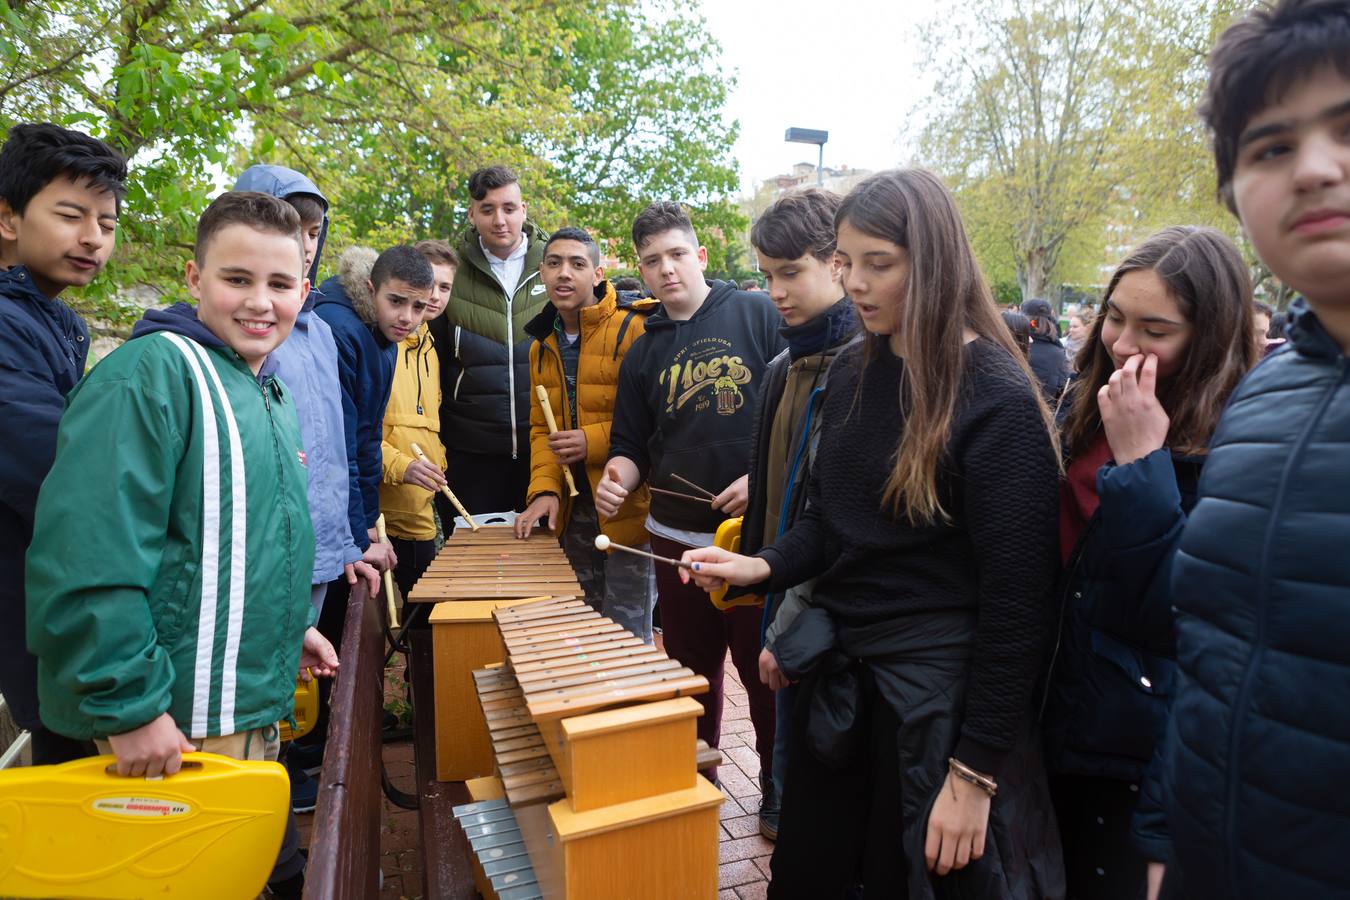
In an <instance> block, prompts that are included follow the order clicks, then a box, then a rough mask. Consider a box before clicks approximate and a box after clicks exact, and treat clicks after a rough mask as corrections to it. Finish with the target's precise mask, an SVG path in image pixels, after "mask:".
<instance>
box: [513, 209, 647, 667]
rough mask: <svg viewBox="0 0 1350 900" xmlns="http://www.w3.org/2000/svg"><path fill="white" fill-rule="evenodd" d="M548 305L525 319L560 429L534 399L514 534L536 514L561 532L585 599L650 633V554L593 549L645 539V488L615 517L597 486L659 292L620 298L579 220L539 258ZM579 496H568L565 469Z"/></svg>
mask: <svg viewBox="0 0 1350 900" xmlns="http://www.w3.org/2000/svg"><path fill="white" fill-rule="evenodd" d="M539 273H540V278H541V280H542V281H543V283H544V287H545V288H546V289H547V290H548V298H549V303H548V304H546V305H545V306H544V308H543V310H542V311H541V312H540V313H539V315H537V316H536V317H535V318H534V319H532V320H531V321H530V323H529V324H528V325H526V326H525V332H526V333H527V334H529V335H530V336H531V337H533V338H534V343H533V344H531V345H530V390H531V393H534V391H535V388H536V386H537V385H541V384H542V385H543V386H544V388H545V389H546V390H547V391H548V395H549V403H550V404H551V405H552V407H553V414H554V417H555V418H556V419H557V424H558V433H557V434H554V435H550V434H549V433H548V426H547V424H546V423H545V421H544V414H543V410H542V408H541V407H540V405H539V403H538V401H535V402H534V403H532V404H531V407H530V486H529V490H528V491H527V493H526V499H527V501H528V503H529V506H527V507H526V509H525V512H523V513H521V514H520V516H519V517H518V518H517V519H516V536H517V537H520V538H525V537H528V536H529V534H530V531H531V530H532V529H533V528H534V526H535V524H536V523H537V522H538V521H539V520H541V519H542V520H544V521H545V522H546V523H547V524H548V527H549V528H550V529H552V530H553V531H554V532H556V533H559V534H560V539H561V542H562V545H563V550H564V551H566V553H567V558H568V560H569V561H570V562H571V563H572V568H574V569H575V570H576V572H577V580H578V581H579V582H580V584H581V586H582V588H583V589H584V590H585V591H586V599H587V602H589V603H590V604H591V605H592V606H594V607H595V608H596V609H598V610H599V611H600V612H601V613H603V614H604V615H606V616H608V617H610V618H611V619H613V620H614V621H616V622H618V623H619V624H620V625H623V626H624V627H625V628H627V629H628V630H629V631H631V632H632V633H633V634H635V635H637V636H638V637H641V638H642V639H643V640H644V641H647V642H650V641H651V639H652V600H653V590H652V569H651V563H650V561H648V560H646V559H644V558H642V557H640V556H633V555H631V554H628V553H614V554H606V553H602V552H600V551H598V550H596V549H595V537H596V535H597V534H599V533H601V532H603V533H604V534H606V535H608V536H609V537H610V538H611V539H612V540H613V541H614V542H615V543H618V544H624V545H626V546H629V547H646V546H647V543H648V535H647V529H646V520H647V507H648V504H649V502H650V498H651V495H650V494H649V493H648V491H647V488H646V486H645V485H644V486H642V487H641V488H639V489H638V490H635V491H633V492H632V493H631V494H630V495H629V496H628V498H627V499H626V500H625V501H624V503H623V505H622V506H621V507H620V508H619V511H618V513H617V514H615V516H614V517H613V518H611V519H608V520H606V521H605V522H603V523H601V522H600V521H599V516H598V515H597V514H596V510H595V501H594V499H593V498H594V493H593V492H594V488H595V485H596V483H597V482H598V481H599V480H600V478H601V477H602V476H603V475H604V468H605V460H606V458H607V457H608V456H609V429H610V420H611V418H612V417H613V415H614V396H615V394H616V393H617V390H618V384H619V366H620V364H621V363H622V362H623V358H624V355H625V354H626V353H627V352H628V348H629V347H631V346H632V345H633V342H634V341H636V340H637V339H638V338H639V337H640V336H641V335H642V334H643V332H644V331H645V330H646V325H645V320H646V316H647V314H648V313H650V312H654V311H655V310H656V307H657V304H656V301H654V300H635V299H630V298H628V297H625V298H622V299H620V298H619V297H618V296H617V295H616V294H615V291H614V287H613V286H612V285H611V284H610V283H609V282H608V281H606V280H605V276H604V270H603V269H601V268H600V250H599V248H598V247H597V246H596V243H595V241H594V240H593V239H592V238H591V236H590V235H589V234H587V233H586V232H585V231H582V230H581V229H580V228H563V229H560V230H558V231H556V232H554V233H553V235H552V236H551V237H550V238H549V240H548V243H547V245H546V246H545V248H544V259H543V261H542V262H541V263H540V264H539ZM564 466H567V467H569V468H570V470H571V473H572V480H573V482H574V483H575V484H576V487H577V491H578V496H576V497H571V496H568V494H569V492H568V490H567V487H566V480H565V478H564V475H563V471H564V469H563V467H564Z"/></svg>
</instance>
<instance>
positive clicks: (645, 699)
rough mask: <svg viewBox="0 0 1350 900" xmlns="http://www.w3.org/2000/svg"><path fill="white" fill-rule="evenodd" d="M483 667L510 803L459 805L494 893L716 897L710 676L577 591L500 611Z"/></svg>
mask: <svg viewBox="0 0 1350 900" xmlns="http://www.w3.org/2000/svg"><path fill="white" fill-rule="evenodd" d="M493 618H494V619H495V621H496V623H497V627H498V629H499V631H500V634H501V639H502V642H503V644H504V646H505V648H506V661H505V663H504V665H502V666H500V667H494V668H486V669H481V670H478V671H476V672H474V673H473V678H474V681H475V684H476V688H477V692H478V699H479V702H480V704H481V706H482V710H483V717H484V720H485V721H486V723H487V728H488V733H489V737H490V740H491V744H492V752H493V759H494V763H495V771H496V776H497V778H498V779H499V780H500V785H501V793H502V794H504V796H503V797H501V798H500V799H496V800H489V801H485V802H480V803H473V804H468V805H465V806H462V807H458V808H457V809H456V811H455V812H456V816H457V817H458V818H459V820H460V822H461V824H462V825H463V826H464V828H465V832H466V834H467V836H468V838H469V842H470V846H471V847H472V848H473V850H474V852H475V855H476V857H477V864H478V867H479V870H478V873H477V875H478V885H479V889H480V891H481V892H482V893H483V894H484V896H488V897H499V898H501V900H529V898H543V900H576V898H587V900H590V898H597V900H603V898H622V897H642V898H666V897H668V898H672V900H674V898H680V900H683V898H696V897H707V898H712V897H715V896H716V895H717V876H718V848H717V838H718V824H717V819H718V807H719V806H720V805H721V801H722V794H721V791H719V790H718V789H717V788H716V787H714V786H713V785H712V784H711V783H709V782H708V781H707V780H706V779H704V778H702V777H701V776H699V775H698V769H700V768H706V767H708V766H711V765H715V764H717V763H718V762H719V761H720V756H719V754H718V753H717V751H716V750H710V749H709V748H708V747H707V746H706V745H705V744H703V743H702V742H700V741H698V739H697V735H696V731H695V720H696V718H697V717H698V715H699V714H700V713H701V710H702V707H701V706H700V705H699V704H698V702H697V701H695V700H694V699H692V697H693V695H697V694H701V693H703V692H705V691H706V690H707V689H708V683H707V680H706V679H705V678H703V677H702V676H700V675H696V674H694V672H692V671H691V670H689V669H687V668H685V667H683V666H681V665H680V664H679V663H678V662H677V661H676V660H672V659H670V658H669V657H667V656H666V655H665V653H664V652H662V651H661V650H659V649H657V648H656V647H653V646H651V645H646V644H643V643H642V642H641V640H640V639H638V638H636V637H633V636H632V635H630V634H629V633H628V632H627V631H626V630H624V629H623V628H622V626H620V625H618V624H617V623H615V622H613V621H612V620H610V619H608V618H606V617H604V616H601V615H600V614H599V613H597V612H595V611H594V610H592V609H591V608H590V607H589V606H587V605H586V604H585V603H584V602H582V601H580V600H575V599H567V600H558V599H554V600H544V601H536V602H532V603H527V604H522V605H519V606H514V607H510V608H499V609H497V610H495V611H494V612H493Z"/></svg>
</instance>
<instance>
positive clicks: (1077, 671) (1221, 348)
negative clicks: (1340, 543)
mask: <svg viewBox="0 0 1350 900" xmlns="http://www.w3.org/2000/svg"><path fill="white" fill-rule="evenodd" d="M1257 352H1258V351H1257V344H1256V340H1255V338H1254V336H1253V330H1252V299H1251V285H1250V282H1249V280H1248V275H1247V266H1246V263H1245V262H1244V261H1243V259H1242V255H1241V254H1240V253H1239V252H1238V249H1237V248H1236V247H1235V246H1233V243H1232V241H1230V240H1229V239H1228V238H1226V237H1224V236H1223V235H1222V234H1221V233H1219V232H1218V231H1215V230H1214V229H1212V228H1201V227H1196V226H1177V227H1173V228H1166V229H1164V230H1162V231H1159V232H1158V233H1156V234H1154V235H1153V236H1152V237H1150V238H1148V239H1147V240H1146V241H1144V242H1143V243H1142V244H1140V245H1139V246H1138V247H1136V248H1135V249H1134V250H1133V251H1132V252H1131V253H1130V255H1129V256H1127V257H1126V258H1125V260H1124V261H1123V262H1121V264H1120V266H1119V267H1118V268H1117V269H1116V271H1115V274H1114V275H1112V277H1111V280H1110V282H1109V283H1108V284H1107V288H1106V294H1105V296H1104V298H1103V300H1102V308H1101V310H1100V312H1099V314H1098V315H1097V318H1096V321H1095V322H1094V323H1093V326H1092V333H1091V337H1090V338H1089V340H1088V341H1087V342H1086V343H1085V344H1084V345H1083V347H1082V349H1081V350H1079V354H1078V359H1077V367H1078V370H1079V373H1080V374H1079V378H1078V381H1077V382H1076V383H1075V384H1074V386H1073V387H1072V388H1071V389H1070V390H1071V394H1070V397H1069V399H1068V400H1066V402H1065V406H1066V409H1067V413H1066V415H1065V420H1064V429H1063V431H1064V446H1065V449H1066V452H1067V454H1068V456H1069V459H1070V462H1069V464H1068V469H1067V475H1066V478H1065V480H1064V483H1063V485H1062V487H1061V502H1060V552H1061V556H1062V559H1063V561H1064V563H1065V569H1064V574H1063V576H1062V578H1061V581H1060V585H1059V591H1058V595H1059V598H1060V604H1061V616H1060V623H1059V629H1058V632H1057V633H1058V638H1059V639H1058V641H1057V642H1056V649H1055V652H1054V657H1053V662H1052V667H1051V677H1050V681H1049V690H1048V693H1047V695H1046V705H1045V716H1044V725H1045V730H1046V738H1047V748H1048V752H1049V763H1050V769H1051V788H1052V795H1053V797H1054V799H1055V807H1056V812H1057V815H1058V819H1059V824H1060V830H1061V834H1062V835H1063V843H1064V861H1065V866H1066V872H1067V877H1068V885H1069V896H1070V897H1098V898H1103V900H1113V898H1120V900H1135V898H1138V897H1141V896H1143V891H1144V888H1145V882H1146V874H1147V868H1148V867H1147V863H1149V862H1152V863H1156V864H1159V866H1158V867H1159V868H1160V867H1161V864H1162V863H1164V862H1166V860H1167V856H1168V853H1169V841H1168V840H1167V838H1166V833H1165V829H1164V828H1162V826H1161V815H1160V814H1158V813H1156V807H1154V806H1152V805H1150V804H1144V808H1145V811H1146V812H1152V813H1153V814H1152V815H1143V816H1140V817H1138V818H1137V820H1136V822H1137V825H1136V828H1135V835H1134V837H1133V839H1132V837H1131V834H1130V828H1131V820H1132V818H1134V816H1135V811H1136V807H1137V806H1139V805H1140V799H1139V798H1140V794H1141V788H1142V789H1143V792H1144V793H1148V792H1149V788H1150V787H1151V785H1150V784H1149V783H1148V782H1147V781H1146V780H1145V772H1146V769H1147V766H1148V764H1149V761H1150V759H1151V758H1152V756H1153V754H1154V750H1155V747H1156V745H1157V743H1158V738H1159V737H1160V736H1161V733H1162V730H1163V727H1164V724H1165V722H1166V716H1167V711H1168V707H1169V705H1170V701H1171V696H1172V686H1173V683H1174V681H1175V678H1176V663H1175V661H1174V660H1173V658H1172V614H1171V608H1172V602H1171V600H1172V598H1171V588H1170V572H1171V569H1170V566H1169V565H1168V563H1169V561H1170V558H1171V555H1172V552H1173V548H1174V546H1175V544H1176V541H1177V540H1178V539H1179V537H1180V535H1181V529H1182V526H1183V525H1184V524H1185V522H1186V517H1187V514H1188V513H1189V512H1190V509H1191V507H1192V506H1193V505H1194V504H1195V500H1196V491H1197V487H1198V482H1199V480H1200V471H1201V469H1202V467H1203V466H1204V463H1205V459H1206V445H1207V444H1208V442H1209V439H1210V436H1211V434H1212V433H1213V431H1214V427H1215V425H1216V424H1217V423H1218V420H1219V414H1220V413H1221V412H1222V411H1223V408H1224V404H1225V403H1226V402H1227V399H1228V395H1229V394H1230V393H1231V392H1232V390H1233V388H1234V387H1236V385H1237V383H1238V381H1239V380H1240V379H1241V378H1242V376H1243V375H1245V374H1246V372H1247V370H1248V369H1250V368H1251V367H1252V366H1253V365H1254V364H1255V362H1256V359H1257Z"/></svg>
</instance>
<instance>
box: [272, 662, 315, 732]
mask: <svg viewBox="0 0 1350 900" xmlns="http://www.w3.org/2000/svg"><path fill="white" fill-rule="evenodd" d="M291 714H292V715H293V716H295V728H294V729H292V728H291V723H290V722H287V721H286V720H284V719H283V720H282V721H280V722H278V723H277V727H278V730H279V731H280V733H281V734H280V736H281V740H282V743H285V742H286V741H293V740H295V739H296V738H298V737H304V736H305V735H307V734H309V733H310V732H311V731H313V730H314V723H315V721H316V720H317V719H318V718H319V679H318V678H311V679H310V680H309V681H305V680H304V679H303V678H297V679H295V709H294V711H293V712H292V713H291Z"/></svg>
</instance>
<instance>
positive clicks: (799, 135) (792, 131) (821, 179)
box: [783, 128, 830, 187]
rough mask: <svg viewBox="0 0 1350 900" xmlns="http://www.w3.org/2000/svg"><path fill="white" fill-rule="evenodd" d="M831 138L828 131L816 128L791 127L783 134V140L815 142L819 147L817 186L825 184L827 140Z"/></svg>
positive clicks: (805, 142)
mask: <svg viewBox="0 0 1350 900" xmlns="http://www.w3.org/2000/svg"><path fill="white" fill-rule="evenodd" d="M829 139H830V133H829V132H828V131H819V130H817V129H815V128H789V129H788V130H787V134H785V135H783V140H785V141H787V142H788V143H789V144H815V145H816V147H817V148H819V155H818V156H817V157H816V187H823V186H824V185H825V142H826V141H828V140H829Z"/></svg>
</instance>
